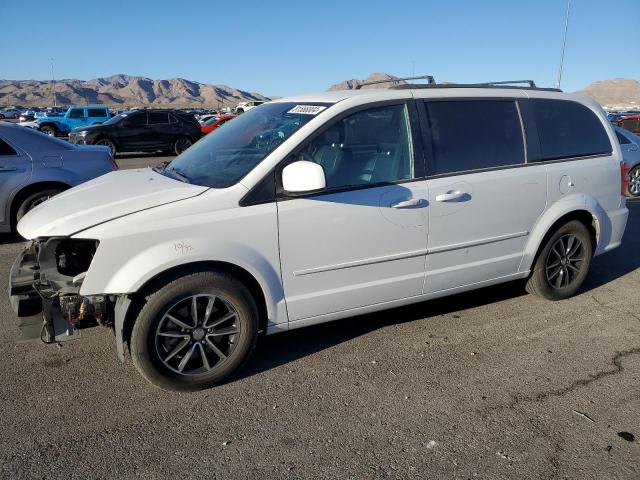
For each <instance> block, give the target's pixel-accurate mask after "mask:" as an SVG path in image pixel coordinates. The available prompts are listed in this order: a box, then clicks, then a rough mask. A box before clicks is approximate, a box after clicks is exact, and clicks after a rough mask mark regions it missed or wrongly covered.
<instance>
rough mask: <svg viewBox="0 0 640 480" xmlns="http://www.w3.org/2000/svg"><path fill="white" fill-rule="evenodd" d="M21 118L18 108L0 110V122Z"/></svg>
mask: <svg viewBox="0 0 640 480" xmlns="http://www.w3.org/2000/svg"><path fill="white" fill-rule="evenodd" d="M18 116H20V110H18V109H16V108H3V109H2V110H0V120H3V119H5V118H7V119H8V118H18Z"/></svg>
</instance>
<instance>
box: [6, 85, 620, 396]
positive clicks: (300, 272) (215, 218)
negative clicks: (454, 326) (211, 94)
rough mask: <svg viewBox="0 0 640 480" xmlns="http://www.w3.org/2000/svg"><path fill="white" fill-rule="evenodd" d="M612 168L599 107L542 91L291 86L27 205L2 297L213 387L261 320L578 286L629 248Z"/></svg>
mask: <svg viewBox="0 0 640 480" xmlns="http://www.w3.org/2000/svg"><path fill="white" fill-rule="evenodd" d="M621 160H622V157H621V153H620V146H619V144H618V142H617V140H616V136H615V133H614V131H613V130H612V127H611V126H610V125H609V122H608V121H607V117H606V115H605V113H604V112H603V110H602V109H601V108H600V106H599V105H598V104H597V103H596V102H595V101H594V100H591V99H589V98H586V97H582V96H578V95H571V94H565V93H562V92H560V91H556V90H552V89H543V88H536V87H535V85H533V84H530V85H529V86H526V87H516V86H513V85H510V86H506V85H497V84H478V85H455V84H454V85H452V84H446V85H439V84H429V85H416V84H413V85H400V86H397V87H395V88H391V89H388V90H382V89H369V90H349V91H333V92H325V93H318V94H309V95H300V96H296V97H291V98H282V99H278V100H275V101H271V102H268V103H265V104H264V105H261V106H259V107H256V108H253V109H251V110H250V111H248V112H246V113H245V114H243V115H241V116H240V117H238V118H236V119H235V120H234V121H232V122H229V123H228V124H225V125H224V126H223V127H222V128H220V129H218V130H216V131H215V132H214V133H212V134H210V135H208V136H206V137H205V138H203V139H202V140H200V141H199V142H197V143H196V144H195V145H194V146H192V147H191V148H189V149H188V150H187V151H185V152H184V153H183V154H182V155H180V156H179V157H177V158H176V159H175V160H173V161H172V162H171V163H169V164H168V165H165V166H162V167H158V168H155V169H150V168H147V169H141V170H128V171H122V170H121V171H117V172H113V173H109V174H107V175H104V176H102V177H100V178H98V179H96V180H93V181H90V182H87V183H85V184H83V185H80V186H78V187H75V188H73V189H71V190H68V191H66V192H64V193H62V194H60V195H58V196H56V197H54V198H53V199H51V200H49V201H47V202H45V203H44V204H42V205H41V206H39V207H37V208H35V209H33V210H32V211H30V212H29V213H28V214H26V215H25V216H24V218H23V219H22V220H21V222H20V224H19V225H18V231H19V232H20V233H21V234H22V235H23V236H24V237H26V238H27V239H30V240H31V241H30V243H29V244H28V245H27V247H26V248H25V250H24V251H23V252H22V253H21V254H20V256H19V258H18V259H17V260H16V262H15V264H14V266H13V268H12V270H11V278H10V295H11V301H12V305H13V306H14V309H15V310H16V312H17V314H18V315H19V316H26V315H33V314H34V312H35V313H38V312H40V311H42V312H43V318H44V321H43V327H42V335H41V337H42V338H43V340H44V341H46V342H57V341H61V340H64V339H66V338H72V337H74V336H76V335H78V333H79V331H80V330H81V329H82V328H83V327H86V326H90V325H94V324H96V323H98V324H101V325H105V326H107V327H110V328H112V329H113V330H114V332H115V338H116V345H117V351H118V355H119V357H120V359H124V349H125V345H128V348H129V350H130V352H131V356H132V359H133V362H134V364H135V366H136V367H137V369H138V370H139V372H140V373H141V374H142V375H143V376H144V377H145V378H146V379H147V380H149V381H150V382H151V383H153V384H154V385H157V386H159V387H162V388H165V389H173V390H193V389H199V388H205V387H209V386H211V385H214V384H216V383H219V382H221V381H222V380H223V379H225V378H226V377H228V376H229V375H230V374H231V373H232V372H234V371H236V370H237V369H238V368H239V367H240V366H241V365H242V363H243V362H244V361H245V360H246V359H247V358H248V356H249V354H250V353H251V351H252V349H253V348H254V346H255V344H256V340H257V338H258V335H259V333H261V332H264V333H266V334H271V333H277V332H283V331H286V330H290V329H293V328H298V327H303V326H307V325H312V324H317V323H321V322H327V321H331V320H336V319H340V318H344V317H348V316H352V315H357V314H362V313H367V312H373V311H377V310H382V309H386V308H391V307H397V306H400V305H406V304H409V303H415V302H421V301H424V300H428V299H431V298H436V297H442V296H445V295H451V294H454V293H458V292H462V291H466V290H472V289H476V288H480V287H485V286H487V285H493V284H497V283H501V282H507V281H512V280H518V279H527V289H528V290H529V291H530V292H534V293H536V294H539V295H541V296H543V297H545V298H548V299H550V300H558V299H564V298H567V297H569V296H571V295H573V294H575V293H576V291H577V290H578V289H579V288H580V285H581V284H582V282H583V280H584V279H585V277H586V275H587V273H588V270H589V266H590V263H591V259H592V257H593V256H594V255H599V254H601V253H604V252H607V251H609V250H611V249H613V248H615V247H617V246H618V245H620V241H621V238H622V235H623V232H624V229H625V225H626V221H627V215H628V210H627V208H626V206H625V199H624V197H623V195H621V192H622V191H626V185H623V183H625V182H626V181H627V179H628V177H627V175H626V174H625V171H624V169H623V168H621Z"/></svg>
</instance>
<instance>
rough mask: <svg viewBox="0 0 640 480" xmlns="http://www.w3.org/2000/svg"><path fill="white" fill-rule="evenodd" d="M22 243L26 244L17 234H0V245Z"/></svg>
mask: <svg viewBox="0 0 640 480" xmlns="http://www.w3.org/2000/svg"><path fill="white" fill-rule="evenodd" d="M23 242H26V240H25V239H24V238H22V237H21V236H20V235H18V234H17V233H0V245H11V244H14V243H23Z"/></svg>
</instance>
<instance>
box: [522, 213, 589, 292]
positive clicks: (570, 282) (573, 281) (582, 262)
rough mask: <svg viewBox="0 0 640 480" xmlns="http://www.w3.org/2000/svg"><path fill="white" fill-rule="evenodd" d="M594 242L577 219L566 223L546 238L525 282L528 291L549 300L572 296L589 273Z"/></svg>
mask: <svg viewBox="0 0 640 480" xmlns="http://www.w3.org/2000/svg"><path fill="white" fill-rule="evenodd" d="M592 256H593V241H592V239H591V234H590V232H589V230H588V229H587V227H586V226H585V225H584V224H583V223H582V222H579V221H577V220H572V221H570V222H568V223H565V224H564V225H562V226H561V227H560V228H558V229H557V230H556V232H555V233H554V234H553V235H551V236H550V237H549V239H548V240H547V242H546V243H545V244H544V246H543V247H542V251H541V252H540V254H539V255H538V258H537V259H536V263H535V265H534V269H533V272H532V273H531V276H530V277H529V280H528V281H527V286H526V288H527V291H528V292H529V293H534V294H536V295H539V296H541V297H544V298H546V299H549V300H562V299H565V298H569V297H571V296H573V295H574V294H575V293H576V292H577V291H578V289H579V288H580V286H581V285H582V282H584V279H585V278H586V277H587V274H588V273H589V267H590V265H591V257H592Z"/></svg>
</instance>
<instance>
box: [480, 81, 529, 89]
mask: <svg viewBox="0 0 640 480" xmlns="http://www.w3.org/2000/svg"><path fill="white" fill-rule="evenodd" d="M517 83H526V84H527V85H528V86H529V88H538V87H536V82H534V81H533V80H502V81H500V82H481V83H478V84H476V85H485V86H488V87H490V86H497V85H515V84H517Z"/></svg>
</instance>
